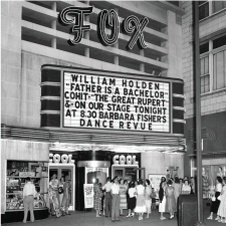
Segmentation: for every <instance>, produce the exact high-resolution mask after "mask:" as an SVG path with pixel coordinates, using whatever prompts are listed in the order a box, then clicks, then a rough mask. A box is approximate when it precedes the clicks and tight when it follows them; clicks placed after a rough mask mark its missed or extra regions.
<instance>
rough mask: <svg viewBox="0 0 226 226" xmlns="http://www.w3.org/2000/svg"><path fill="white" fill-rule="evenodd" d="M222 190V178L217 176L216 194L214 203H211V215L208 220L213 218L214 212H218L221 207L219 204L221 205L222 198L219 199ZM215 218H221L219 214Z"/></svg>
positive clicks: (213, 199)
mask: <svg viewBox="0 0 226 226" xmlns="http://www.w3.org/2000/svg"><path fill="white" fill-rule="evenodd" d="M221 191H222V178H221V177H219V176H217V178H216V189H215V195H214V197H213V198H212V204H211V207H210V216H209V217H208V218H207V219H208V220H212V219H213V214H214V213H217V212H218V208H219V205H220V200H219V199H218V197H219V196H220V194H221ZM215 220H220V217H219V216H217V217H216V219H215Z"/></svg>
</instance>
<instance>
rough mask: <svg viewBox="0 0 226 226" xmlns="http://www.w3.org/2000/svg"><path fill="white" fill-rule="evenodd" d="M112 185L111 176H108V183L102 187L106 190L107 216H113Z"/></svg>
mask: <svg viewBox="0 0 226 226" xmlns="http://www.w3.org/2000/svg"><path fill="white" fill-rule="evenodd" d="M111 186H112V183H111V178H110V177H107V183H106V184H105V185H104V186H103V188H102V189H103V190H105V192H106V196H105V217H108V216H111V205H112V196H111Z"/></svg>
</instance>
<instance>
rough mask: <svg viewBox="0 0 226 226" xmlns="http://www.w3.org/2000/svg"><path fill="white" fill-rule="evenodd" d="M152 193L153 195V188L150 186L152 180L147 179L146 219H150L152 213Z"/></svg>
mask: <svg viewBox="0 0 226 226" xmlns="http://www.w3.org/2000/svg"><path fill="white" fill-rule="evenodd" d="M151 193H152V188H151V185H150V180H148V179H146V180H145V205H146V212H147V216H146V218H149V215H150V213H151V203H152V202H151Z"/></svg>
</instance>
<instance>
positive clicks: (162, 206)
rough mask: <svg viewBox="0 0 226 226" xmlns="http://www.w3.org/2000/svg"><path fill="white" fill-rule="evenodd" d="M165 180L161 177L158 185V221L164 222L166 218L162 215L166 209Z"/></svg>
mask: <svg viewBox="0 0 226 226" xmlns="http://www.w3.org/2000/svg"><path fill="white" fill-rule="evenodd" d="M165 189H166V178H165V177H162V178H161V182H160V185H159V212H160V220H165V219H166V218H165V217H164V216H163V213H164V212H165V209H166V195H165Z"/></svg>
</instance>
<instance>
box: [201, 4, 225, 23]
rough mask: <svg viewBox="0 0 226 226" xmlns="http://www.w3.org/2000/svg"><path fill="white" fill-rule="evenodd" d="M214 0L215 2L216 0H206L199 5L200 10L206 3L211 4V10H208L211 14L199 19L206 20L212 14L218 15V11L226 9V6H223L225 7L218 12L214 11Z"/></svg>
mask: <svg viewBox="0 0 226 226" xmlns="http://www.w3.org/2000/svg"><path fill="white" fill-rule="evenodd" d="M213 2H214V0H208V1H207V2H204V3H202V4H200V5H199V10H200V7H202V6H204V5H205V4H208V5H209V7H208V8H209V12H208V13H209V15H208V16H206V17H204V18H202V19H199V21H203V20H206V19H207V18H209V17H211V16H214V15H216V14H218V13H220V12H222V11H224V10H226V7H225V8H223V9H221V10H219V11H217V12H213ZM199 12H200V11H199Z"/></svg>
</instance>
